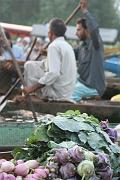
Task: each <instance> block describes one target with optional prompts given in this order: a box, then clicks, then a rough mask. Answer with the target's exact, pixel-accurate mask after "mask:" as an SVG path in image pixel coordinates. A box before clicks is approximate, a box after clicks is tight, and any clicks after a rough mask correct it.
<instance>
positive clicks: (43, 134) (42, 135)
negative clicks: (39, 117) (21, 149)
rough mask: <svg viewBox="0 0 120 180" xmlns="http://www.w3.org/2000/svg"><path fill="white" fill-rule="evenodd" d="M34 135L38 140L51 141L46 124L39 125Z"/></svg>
mask: <svg viewBox="0 0 120 180" xmlns="http://www.w3.org/2000/svg"><path fill="white" fill-rule="evenodd" d="M34 136H35V138H36V139H37V141H44V142H48V141H49V137H48V135H47V126H46V125H41V126H39V127H38V128H37V129H36V130H35V132H34Z"/></svg>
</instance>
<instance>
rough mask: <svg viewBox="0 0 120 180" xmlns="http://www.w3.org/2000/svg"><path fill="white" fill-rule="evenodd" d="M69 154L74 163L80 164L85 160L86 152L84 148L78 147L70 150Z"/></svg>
mask: <svg viewBox="0 0 120 180" xmlns="http://www.w3.org/2000/svg"><path fill="white" fill-rule="evenodd" d="M68 153H69V155H70V158H71V159H72V161H73V162H74V163H80V162H81V161H83V160H84V152H83V150H82V148H81V147H79V146H77V145H76V146H74V147H73V148H71V149H69V150H68Z"/></svg>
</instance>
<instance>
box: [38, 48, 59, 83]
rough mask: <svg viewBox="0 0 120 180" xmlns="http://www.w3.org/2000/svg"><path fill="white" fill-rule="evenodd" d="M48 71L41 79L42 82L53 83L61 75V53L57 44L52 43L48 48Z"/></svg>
mask: <svg viewBox="0 0 120 180" xmlns="http://www.w3.org/2000/svg"><path fill="white" fill-rule="evenodd" d="M47 58H48V72H46V73H45V75H44V76H43V77H42V78H41V79H40V80H39V83H40V84H45V85H48V86H49V85H52V84H53V83H54V82H55V81H56V79H57V78H58V77H59V76H60V67H61V54H60V51H59V50H58V49H57V47H56V46H54V45H50V46H49V48H48V56H47Z"/></svg>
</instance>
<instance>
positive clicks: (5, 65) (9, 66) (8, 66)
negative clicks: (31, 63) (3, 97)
mask: <svg viewBox="0 0 120 180" xmlns="http://www.w3.org/2000/svg"><path fill="white" fill-rule="evenodd" d="M5 35H6V38H7V40H8V43H9V44H10V46H11V49H12V52H13V54H14V56H15V58H16V60H17V61H18V63H19V64H23V63H24V62H25V58H24V52H23V49H22V48H21V47H19V46H18V45H15V44H13V43H12V39H11V36H10V34H9V32H7V31H5ZM0 50H1V61H0V93H1V94H5V93H6V91H7V90H8V89H9V88H10V86H11V84H12V83H14V81H15V79H16V78H17V73H16V70H15V68H14V66H13V62H12V59H11V55H10V53H9V52H8V50H7V48H6V46H5V44H4V42H3V39H2V37H0ZM3 77H4V78H3Z"/></svg>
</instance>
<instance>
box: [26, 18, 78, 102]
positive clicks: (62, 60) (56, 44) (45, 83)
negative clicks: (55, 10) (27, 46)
mask: <svg viewBox="0 0 120 180" xmlns="http://www.w3.org/2000/svg"><path fill="white" fill-rule="evenodd" d="M65 32H66V26H65V24H64V22H63V21H62V20H60V19H58V18H55V19H52V20H51V21H50V23H49V31H48V37H49V40H50V42H51V44H50V45H49V47H48V53H47V59H46V60H45V61H41V62H33V61H30V62H26V64H25V67H24V78H25V81H26V84H27V87H25V88H24V89H23V92H25V93H26V94H30V93H34V92H39V93H40V95H41V96H42V97H47V98H51V99H54V100H57V99H64V100H65V99H70V98H71V95H72V93H73V90H74V87H75V81H76V61H75V55H74V51H73V49H72V47H71V46H70V45H69V44H68V43H67V42H66V41H65V39H64V35H65Z"/></svg>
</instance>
